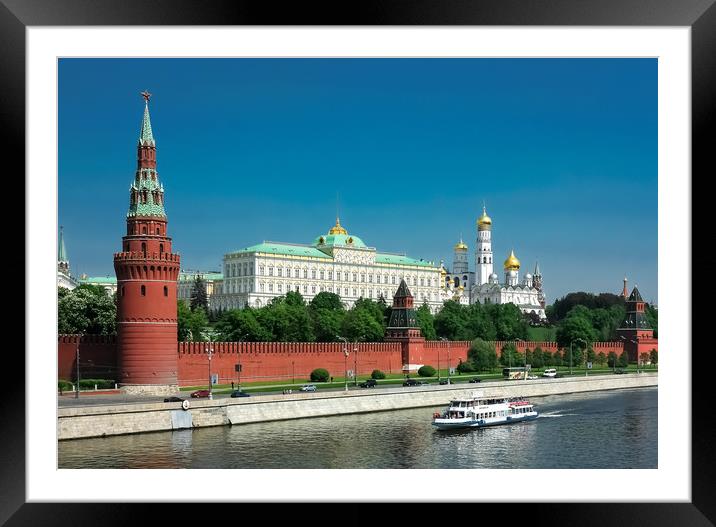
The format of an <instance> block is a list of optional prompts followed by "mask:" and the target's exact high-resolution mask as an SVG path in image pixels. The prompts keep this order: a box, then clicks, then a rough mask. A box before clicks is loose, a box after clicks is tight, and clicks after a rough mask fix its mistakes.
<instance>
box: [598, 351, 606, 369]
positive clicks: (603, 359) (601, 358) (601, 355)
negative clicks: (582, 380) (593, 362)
mask: <svg viewBox="0 0 716 527" xmlns="http://www.w3.org/2000/svg"><path fill="white" fill-rule="evenodd" d="M606 362H607V356H606V355H605V354H604V352H603V351H600V352H599V353H597V364H599V366H604V365H605V364H606Z"/></svg>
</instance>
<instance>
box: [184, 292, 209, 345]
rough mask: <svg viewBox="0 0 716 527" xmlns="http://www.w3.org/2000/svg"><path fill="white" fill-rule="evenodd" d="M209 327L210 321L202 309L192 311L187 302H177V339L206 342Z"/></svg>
mask: <svg viewBox="0 0 716 527" xmlns="http://www.w3.org/2000/svg"><path fill="white" fill-rule="evenodd" d="M208 327H209V320H208V319H207V317H206V313H205V312H204V309H203V308H202V307H197V309H196V311H192V310H191V308H190V307H189V306H188V305H187V304H186V302H184V301H183V300H177V338H178V339H179V340H180V341H182V342H185V341H193V342H200V341H203V340H206V336H205V331H206V330H207V328H208Z"/></svg>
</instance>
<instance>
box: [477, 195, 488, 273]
mask: <svg viewBox="0 0 716 527" xmlns="http://www.w3.org/2000/svg"><path fill="white" fill-rule="evenodd" d="M491 274H492V219H491V218H490V217H489V216H488V215H487V210H486V209H485V206H484V205H483V206H482V216H480V217H479V218H478V219H477V245H476V247H475V285H482V284H486V283H487V282H488V280H489V279H490V275H491Z"/></svg>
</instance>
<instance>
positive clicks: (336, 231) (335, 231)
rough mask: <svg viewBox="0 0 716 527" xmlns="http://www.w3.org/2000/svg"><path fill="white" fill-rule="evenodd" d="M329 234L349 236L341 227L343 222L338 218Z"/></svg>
mask: <svg viewBox="0 0 716 527" xmlns="http://www.w3.org/2000/svg"><path fill="white" fill-rule="evenodd" d="M328 234H348V231H347V230H345V229H344V228H343V227H341V220H340V219H338V217H336V224H335V225H334V226H333V227H331V230H330V231H328Z"/></svg>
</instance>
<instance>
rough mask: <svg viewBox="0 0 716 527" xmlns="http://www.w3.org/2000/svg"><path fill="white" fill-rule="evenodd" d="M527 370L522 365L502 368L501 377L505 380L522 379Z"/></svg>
mask: <svg viewBox="0 0 716 527" xmlns="http://www.w3.org/2000/svg"><path fill="white" fill-rule="evenodd" d="M528 371H529V368H525V367H524V366H518V367H515V368H503V369H502V377H504V378H505V379H506V380H513V379H524V378H525V377H526V375H527V372H528Z"/></svg>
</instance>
